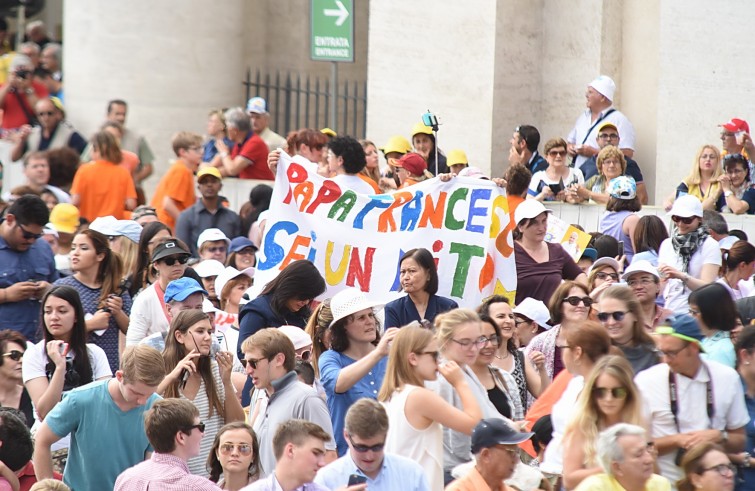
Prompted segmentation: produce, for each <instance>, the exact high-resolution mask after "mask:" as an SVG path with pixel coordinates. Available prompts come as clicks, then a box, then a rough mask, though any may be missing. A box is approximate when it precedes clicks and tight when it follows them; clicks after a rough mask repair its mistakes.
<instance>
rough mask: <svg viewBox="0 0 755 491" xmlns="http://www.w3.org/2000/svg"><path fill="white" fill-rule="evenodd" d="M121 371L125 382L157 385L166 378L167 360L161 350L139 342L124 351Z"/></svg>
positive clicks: (150, 385) (149, 385)
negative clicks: (164, 360)
mask: <svg viewBox="0 0 755 491" xmlns="http://www.w3.org/2000/svg"><path fill="white" fill-rule="evenodd" d="M121 371H122V372H123V381H124V383H127V384H133V383H141V384H144V385H146V386H148V387H157V386H158V385H160V382H162V381H163V379H164V378H165V362H163V356H162V355H161V354H160V352H159V351H157V350H156V349H155V348H153V347H152V346H148V345H146V344H137V345H136V346H128V347H127V348H126V349H125V350H124V351H123V355H122V356H121Z"/></svg>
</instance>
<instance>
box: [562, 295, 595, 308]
mask: <svg viewBox="0 0 755 491" xmlns="http://www.w3.org/2000/svg"><path fill="white" fill-rule="evenodd" d="M580 302H582V304H583V305H584V306H585V307H589V306H591V305H592V304H593V300H592V298H590V297H577V296H573V297H566V298H565V299H564V303H568V304H569V305H571V306H573V307H576V306H577V305H579V303H580Z"/></svg>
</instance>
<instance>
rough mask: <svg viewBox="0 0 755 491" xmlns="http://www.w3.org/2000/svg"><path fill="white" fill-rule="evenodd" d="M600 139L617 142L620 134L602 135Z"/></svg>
mask: <svg viewBox="0 0 755 491" xmlns="http://www.w3.org/2000/svg"><path fill="white" fill-rule="evenodd" d="M598 138H600V139H601V140H617V139H618V138H619V134H618V133H600V134H599V135H598Z"/></svg>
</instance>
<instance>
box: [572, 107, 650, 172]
mask: <svg viewBox="0 0 755 491" xmlns="http://www.w3.org/2000/svg"><path fill="white" fill-rule="evenodd" d="M611 109H614V107H613V106H611V107H607V108H605V109H604V110H603V111H601V115H604V114H606V113H607V112H608V111H610V110H611ZM609 122H610V123H613V124H615V125H616V128H617V129H618V130H619V136H620V137H621V142H620V143H619V147H620V148H628V149H631V150H634V142H635V132H634V126H632V123H631V122H630V121H629V119H627V117H626V116H625V115H624V113H622V112H621V111H612V112H611V114H609V115H608V116H605V117H604V118H603V119H602V120H601V121H600V123H598V124H595V122H594V121H593V120H592V113H591V112H590V110H589V109H585V111H584V112H583V113H582V114H580V115H579V117H578V118H577V120H576V121H575V122H574V128H572V130H571V131H570V132H569V136H567V137H566V141H567V143H571V144H573V145H577V146H578V145H582V141H583V140H584V142H585V143H584V144H585V145H588V146H591V147H593V148H600V146H599V145H598V128H600V126H601V125H602V124H603V123H609ZM594 124H595V127H594V128H593V125H594ZM590 128H592V131H590V133H589V134H588V133H587V131H588V130H589V129H590ZM585 135H587V139H585ZM586 160H587V157H585V156H584V155H577V159H576V161H575V162H574V165H575V167H576V168H577V169H579V168H580V167H582V164H584V163H585V161H586Z"/></svg>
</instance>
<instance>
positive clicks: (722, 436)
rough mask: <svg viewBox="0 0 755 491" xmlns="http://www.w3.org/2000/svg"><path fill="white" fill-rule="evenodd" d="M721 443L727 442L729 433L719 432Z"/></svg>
mask: <svg viewBox="0 0 755 491" xmlns="http://www.w3.org/2000/svg"><path fill="white" fill-rule="evenodd" d="M721 441H722V442H723V443H726V442H728V441H729V432H728V431H726V430H721Z"/></svg>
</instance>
